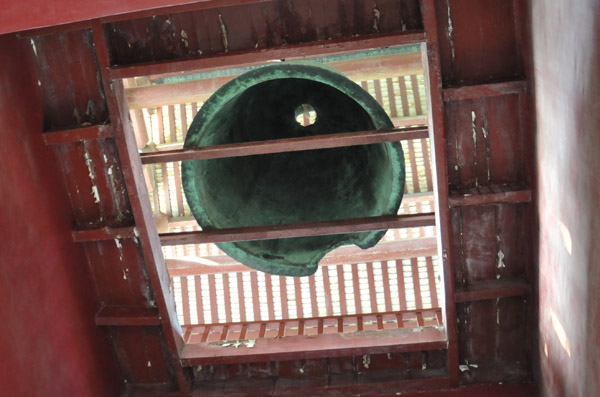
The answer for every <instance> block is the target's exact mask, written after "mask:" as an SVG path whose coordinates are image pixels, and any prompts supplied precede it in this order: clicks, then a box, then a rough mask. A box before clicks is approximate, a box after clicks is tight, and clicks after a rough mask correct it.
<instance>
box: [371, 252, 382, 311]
mask: <svg viewBox="0 0 600 397" xmlns="http://www.w3.org/2000/svg"><path fill="white" fill-rule="evenodd" d="M367 279H368V281H369V297H370V300H371V313H377V291H376V290H375V274H374V273H373V263H367ZM384 289H385V287H384Z"/></svg>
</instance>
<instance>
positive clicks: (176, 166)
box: [173, 163, 184, 216]
mask: <svg viewBox="0 0 600 397" xmlns="http://www.w3.org/2000/svg"><path fill="white" fill-rule="evenodd" d="M173 173H174V177H175V198H176V200H177V211H176V212H177V215H178V216H183V213H184V208H183V190H182V188H181V164H180V163H173Z"/></svg>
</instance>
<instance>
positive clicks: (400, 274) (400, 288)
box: [396, 260, 408, 310]
mask: <svg viewBox="0 0 600 397" xmlns="http://www.w3.org/2000/svg"><path fill="white" fill-rule="evenodd" d="M396 274H397V276H398V298H399V299H400V310H407V309H408V305H407V304H406V288H405V287H404V269H403V265H402V261H401V260H397V261H396Z"/></svg>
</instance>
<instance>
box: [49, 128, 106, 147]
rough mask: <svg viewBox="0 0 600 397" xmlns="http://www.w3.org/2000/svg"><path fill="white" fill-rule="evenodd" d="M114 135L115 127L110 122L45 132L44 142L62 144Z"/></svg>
mask: <svg viewBox="0 0 600 397" xmlns="http://www.w3.org/2000/svg"><path fill="white" fill-rule="evenodd" d="M112 136H113V129H112V127H111V126H110V125H108V124H106V125H93V126H89V127H81V128H73V129H69V130H62V131H52V132H45V133H44V134H43V137H44V143H45V144H46V145H60V144H63V143H73V142H81V141H90V140H94V139H102V138H110V137H112Z"/></svg>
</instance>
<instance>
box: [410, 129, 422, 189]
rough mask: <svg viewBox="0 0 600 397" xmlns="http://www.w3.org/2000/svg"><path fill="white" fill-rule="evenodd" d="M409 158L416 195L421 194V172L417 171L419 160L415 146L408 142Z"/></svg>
mask: <svg viewBox="0 0 600 397" xmlns="http://www.w3.org/2000/svg"><path fill="white" fill-rule="evenodd" d="M407 143H408V158H409V159H410V173H411V175H412V183H413V191H414V192H415V193H420V192H421V186H420V185H419V170H418V169H417V159H416V157H415V146H414V145H413V141H408V142H407Z"/></svg>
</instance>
